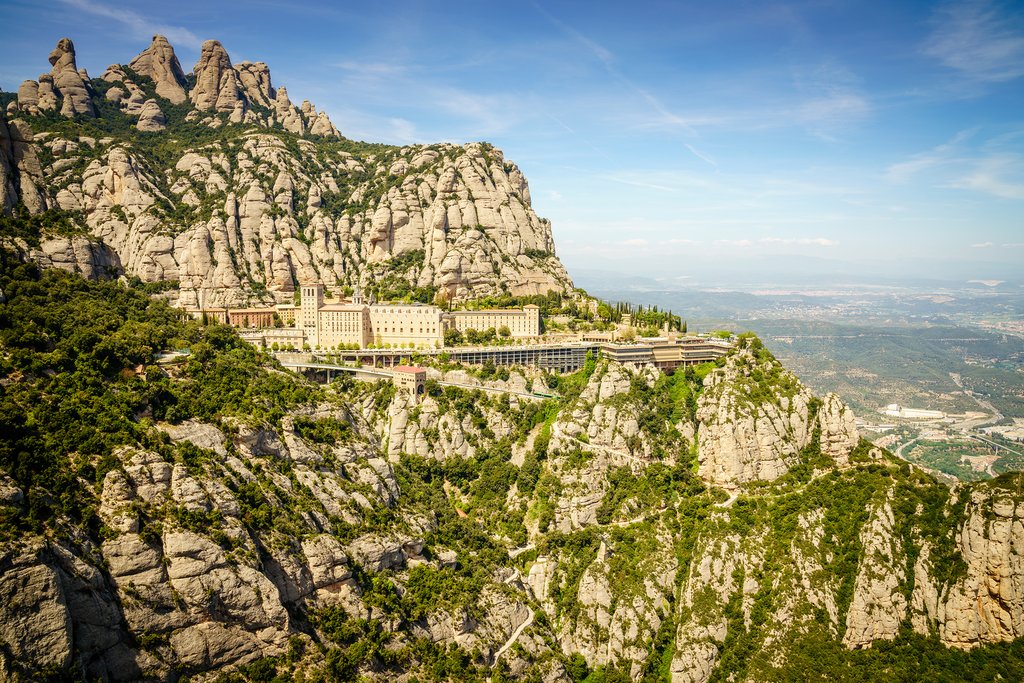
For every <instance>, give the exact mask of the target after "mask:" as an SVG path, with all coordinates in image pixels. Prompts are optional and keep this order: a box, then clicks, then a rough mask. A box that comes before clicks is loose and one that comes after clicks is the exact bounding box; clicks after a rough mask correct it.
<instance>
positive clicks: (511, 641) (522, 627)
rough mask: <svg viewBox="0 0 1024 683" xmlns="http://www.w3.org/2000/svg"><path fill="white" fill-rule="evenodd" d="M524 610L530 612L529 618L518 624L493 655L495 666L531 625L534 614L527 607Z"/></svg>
mask: <svg viewBox="0 0 1024 683" xmlns="http://www.w3.org/2000/svg"><path fill="white" fill-rule="evenodd" d="M526 609H529V610H530V616H528V617H527V618H526V621H524V622H523V623H521V624H519V626H518V628H516V630H515V631H513V632H512V635H511V637H509V639H508V640H506V641H505V644H504V645H502V646H501V647H500V648H498V651H497V652H496V653H495V654H494V663H495V664H497V663H498V660H499V659H501V656H502V655H503V654H505V653H506V652H508V649H509V648H510V647H512V646H513V645H515V644H516V641H517V640H518V639H519V636H521V635H523V631H525V630H526V629H527V627H528V626H529V625H530V624H532V623H533V616H534V612H533V610H532V609H530V608H529V607H527V608H526Z"/></svg>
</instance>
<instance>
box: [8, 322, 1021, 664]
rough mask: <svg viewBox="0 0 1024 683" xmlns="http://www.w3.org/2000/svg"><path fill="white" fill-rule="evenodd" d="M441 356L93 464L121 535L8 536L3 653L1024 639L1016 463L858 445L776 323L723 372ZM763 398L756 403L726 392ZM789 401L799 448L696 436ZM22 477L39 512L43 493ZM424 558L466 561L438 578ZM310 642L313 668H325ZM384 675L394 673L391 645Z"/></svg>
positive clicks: (62, 655) (686, 659) (610, 653)
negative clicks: (1000, 477)
mask: <svg viewBox="0 0 1024 683" xmlns="http://www.w3.org/2000/svg"><path fill="white" fill-rule="evenodd" d="M744 368H746V369H747V370H746V371H745V370H744ZM747 371H749V373H747ZM758 371H761V372H763V373H765V374H764V376H763V377H759V378H758V380H759V384H758V387H757V388H756V390H752V388H751V386H750V384H749V380H750V378H751V377H753V376H754V374H755V373H756V372H758ZM745 373H746V374H745ZM430 380H431V383H430V386H429V387H428V395H427V396H426V397H425V398H424V400H423V401H422V402H420V403H416V402H414V401H412V400H411V399H410V398H409V397H407V396H405V395H401V394H395V392H394V390H393V389H392V388H391V387H390V385H388V384H381V385H376V386H372V385H362V386H356V387H347V388H340V389H339V391H338V392H337V393H334V392H330V393H329V395H328V396H326V397H322V398H320V399H318V402H314V403H310V404H304V405H297V406H296V407H295V408H294V409H293V410H292V411H291V412H289V413H288V414H287V415H285V416H284V417H283V418H282V419H281V420H280V423H279V424H277V425H276V426H273V425H270V424H268V423H266V422H263V421H260V420H253V419H249V418H239V417H232V418H224V419H222V420H221V421H220V422H219V423H218V422H203V421H198V420H187V421H183V422H177V423H173V422H157V423H155V424H154V425H153V429H154V430H155V431H156V433H158V434H164V435H166V436H161V437H159V438H156V439H150V446H149V447H146V446H144V445H142V444H136V445H134V446H124V447H121V448H119V449H118V450H116V451H115V453H114V457H115V459H116V463H117V464H116V466H115V467H113V468H112V469H110V471H109V472H108V473H107V474H106V475H105V476H104V477H103V478H102V481H101V482H100V483H99V485H98V486H97V488H96V496H97V500H98V508H97V515H98V518H99V520H100V522H101V523H102V528H103V531H102V533H100V534H99V535H98V536H95V537H89V536H88V535H85V536H82V539H81V540H80V541H75V542H71V543H68V542H65V541H61V540H57V539H47V538H44V537H42V536H40V537H34V536H33V537H30V538H23V539H21V541H19V542H18V543H16V544H6V545H0V596H3V598H4V599H3V600H0V642H2V643H3V645H4V647H5V648H6V649H5V650H4V652H5V653H7V655H6V656H8V657H9V659H7V660H6V664H5V666H6V667H7V669H6V670H7V671H8V673H9V674H11V675H14V674H15V673H16V672H17V671H18V670H19V669H18V667H19V666H23V664H19V663H23V662H32V663H33V666H39V667H43V666H50V667H54V668H56V669H66V668H68V667H71V666H78V667H79V669H80V670H81V671H83V672H87V673H88V675H90V676H96V677H100V678H104V679H109V680H126V679H136V678H140V677H150V678H156V679H165V678H169V677H171V676H172V675H173V672H174V671H177V672H182V673H188V674H201V673H203V672H214V671H221V670H223V669H224V668H225V667H238V666H244V665H247V664H249V663H253V662H257V661H260V660H263V659H265V658H267V657H271V658H273V657H278V658H280V657H284V656H292V655H288V654H287V653H289V652H295V651H296V648H300V649H301V647H302V646H300V645H297V644H296V643H300V642H301V643H310V642H311V641H319V642H324V643H329V642H333V641H330V638H333V637H334V636H330V635H329V634H332V633H334V631H332V630H330V629H331V627H330V626H329V624H330V623H333V622H328V621H324V619H327V618H328V616H327V615H331V614H335V615H337V614H343V615H348V616H347V617H345V618H350V619H366V620H369V621H367V622H365V623H375V624H378V625H379V628H381V629H383V632H385V633H387V634H388V635H387V639H389V642H391V643H392V645H391V647H392V648H393V649H394V650H395V651H396V652H397V651H399V649H401V648H404V647H407V646H408V647H412V646H413V643H416V642H421V643H422V642H429V643H433V644H434V645H431V647H435V646H442V647H445V648H447V647H456V648H462V649H463V651H466V652H469V651H474V652H476V653H478V654H477V656H478V657H479V661H480V662H481V663H482V665H484V666H485V667H487V668H488V670H489V669H490V667H500V668H501V669H502V670H503V671H507V672H511V673H512V674H513V675H516V676H519V675H521V676H543V677H545V680H551V681H554V680H568V678H567V675H568V674H567V671H568V669H567V668H566V667H567V666H569V665H570V664H571V663H572V662H573V661H585V662H586V665H587V666H588V667H590V668H594V667H604V668H605V669H608V670H611V669H615V670H619V671H621V672H623V673H624V674H625V675H628V676H630V677H631V678H633V679H634V680H639V679H641V678H643V677H645V676H648V675H650V674H651V672H652V671H661V672H662V675H665V676H669V677H671V679H672V680H674V681H699V682H701V683H703V682H705V681H709V680H711V679H712V677H713V676H716V675H722V674H723V672H732V673H733V674H735V675H736V676H737V678H738V679H743V680H771V679H777V678H785V677H786V676H787V675H790V674H792V673H793V672H794V671H801V672H803V671H805V667H807V666H808V661H809V660H808V659H807V656H808V655H807V653H808V652H813V651H815V650H814V648H820V647H829V648H833V649H831V650H829V651H830V652H839V653H841V652H846V653H851V654H848V655H838V654H836V655H834V656H853V654H852V653H856V652H866V653H869V652H871V651H872V648H873V646H874V644H875V643H877V642H879V641H895V642H897V643H900V642H903V641H902V639H905V638H906V637H907V636H906V635H905V631H908V629H911V630H913V631H916V632H917V633H920V634H922V637H925V638H933V639H937V640H934V641H928V642H934V643H936V644H935V645H932V646H931V647H941V646H948V647H954V648H967V649H970V648H981V649H982V650H985V648H991V647H993V646H994V645H993V644H998V643H1001V642H1005V641H1010V640H1013V639H1015V638H1018V637H1019V636H1020V624H1021V623H1024V603H1021V601H1020V600H1019V596H1020V595H1021V586H1019V585H1018V584H1020V583H1021V582H1022V581H1024V565H1022V562H1021V557H1020V554H1019V553H1020V547H1022V542H1021V539H1019V538H1017V536H1018V535H1019V533H1018V532H1019V531H1020V529H1021V528H1024V527H1022V525H1021V521H1020V519H1021V513H1020V512H1019V510H1021V509H1024V508H1022V507H1021V504H1020V503H1019V502H1018V501H1019V495H1018V493H1017V487H1018V485H1019V482H1017V480H1016V479H1012V478H1011V479H1008V480H1007V481H1006V482H991V483H988V484H976V485H971V486H964V487H961V488H959V489H957V490H956V491H954V492H953V493H952V494H950V493H948V492H947V491H946V490H945V489H944V488H943V487H942V486H941V485H939V484H937V483H935V482H934V481H932V480H930V479H929V478H928V477H927V476H926V475H923V474H921V473H917V472H914V471H912V470H910V469H909V468H908V467H907V466H906V465H899V464H896V463H895V462H891V461H889V460H887V459H886V457H885V456H884V455H883V454H882V453H881V452H879V451H875V450H872V449H871V448H869V447H867V446H865V445H859V446H858V445H856V444H854V443H853V442H852V441H851V434H850V432H849V430H848V429H847V426H848V425H847V417H852V416H851V415H850V412H849V410H848V409H847V408H845V407H844V406H842V404H841V402H839V401H838V399H836V398H835V397H829V398H827V399H825V400H823V401H819V400H818V399H816V398H814V397H813V396H811V395H810V394H809V393H808V392H807V391H806V389H804V388H803V386H802V385H800V383H799V382H798V381H797V380H796V379H795V378H793V377H792V376H790V375H788V374H785V373H784V371H783V370H781V369H780V368H777V367H776V361H774V359H772V358H771V357H770V354H766V352H764V351H763V350H761V349H759V348H758V347H757V346H756V344H754V342H750V345H749V346H746V348H744V349H741V350H738V351H737V352H736V353H735V355H734V356H732V357H730V358H728V359H727V360H726V362H725V363H724V365H723V367H721V368H719V369H718V370H713V371H711V372H710V373H708V375H707V377H706V379H705V380H704V381H703V382H701V381H700V380H699V379H697V378H696V377H694V376H690V375H687V374H686V373H684V372H680V373H678V374H677V376H675V377H672V378H668V377H665V376H663V375H660V374H659V373H657V372H656V371H654V370H652V369H651V368H642V367H641V368H636V367H632V366H619V365H615V364H608V363H604V362H598V363H596V364H593V365H591V366H588V368H587V369H586V370H584V371H582V373H581V374H580V375H578V376H576V377H575V378H569V379H564V378H563V379H562V380H561V381H559V382H557V384H558V386H557V387H556V388H555V389H552V387H551V386H549V385H548V384H547V382H548V381H551V382H553V383H554V380H552V379H551V378H550V377H549V376H546V375H544V374H543V373H540V372H537V371H524V372H512V373H510V374H509V375H508V376H507V377H502V378H490V379H481V378H479V377H478V376H476V375H475V374H474V373H471V372H468V371H465V370H449V371H447V372H440V371H436V370H431V376H430ZM445 385H459V386H460V387H468V388H456V387H453V386H448V387H447V388H446V386H445ZM474 386H476V387H479V389H477V390H474V389H473V388H472V387H474ZM684 387H685V389H684ZM483 389H487V390H489V391H488V393H484V392H483V391H482V390H483ZM535 390H541V391H551V390H555V391H559V392H560V393H561V394H562V396H563V398H562V402H561V405H559V406H552V405H551V404H550V403H548V402H539V401H536V400H533V399H531V398H529V396H528V394H529V392H531V391H535ZM687 391H693V392H696V393H697V396H696V398H695V402H696V404H697V406H698V408H697V410H696V411H693V412H688V410H687V409H686V406H687V405H690V399H688V398H686V392H687ZM501 392H507V393H505V394H502V393H501ZM740 396H745V397H746V400H747V401H748V404H744V407H743V408H742V410H740V411H739V413H737V414H733V413H731V412H729V411H725V410H723V409H721V408H718V407H715V406H721V405H722V404H723V403H724V404H726V405H729V406H735V405H737V403H736V401H737V400H738V399H737V397H740ZM669 397H674V398H673V399H671V400H670V398H669ZM793 397H801V398H799V399H796V400H794V398H793ZM786 398H789V401H788V402H787V401H785V400H784V399H786ZM673 400H674V401H676V403H673V402H672V401H673ZM787 405H788V406H800V408H799V409H797V410H795V411H793V412H792V414H790V413H789V412H784V411H783V410H782V407H783V406H787ZM651 411H665V413H666V414H671V415H674V416H675V417H676V418H677V419H676V421H675V422H674V423H666V422H665V420H664V419H663V420H662V422H661V424H660V426H656V423H654V422H653V421H652V418H651V417H650V416H651V415H652V414H653V413H652V412H651ZM784 414H785V415H787V417H786V419H785V422H784V424H785V425H786V428H785V429H775V428H774V427H772V431H771V434H772V438H770V439H761V440H758V439H752V440H750V441H748V442H745V443H744V445H743V447H742V448H743V450H742V451H740V455H739V456H737V457H738V458H740V459H742V458H744V457H747V458H754V459H756V460H762V461H770V462H780V463H782V467H783V468H784V471H782V472H778V473H776V475H775V476H774V477H773V478H772V479H766V478H764V477H761V478H757V477H753V478H750V479H743V478H741V477H732V478H725V479H722V480H720V481H719V480H715V479H714V478H713V477H714V476H716V475H715V474H714V473H715V472H719V471H728V472H743V468H742V467H740V466H739V465H733V466H729V467H724V468H720V469H709V470H705V469H704V465H705V463H707V462H708V461H709V460H710V459H718V460H724V459H726V458H728V457H732V456H730V455H729V453H728V452H727V451H723V450H712V451H710V452H705V451H704V450H703V447H704V446H706V445H708V446H710V447H712V448H713V447H714V445H715V444H721V443H724V442H726V440H727V438H728V437H722V436H710V437H706V440H703V441H702V440H701V436H700V435H701V434H703V433H705V432H710V433H712V434H716V433H720V432H722V430H730V432H729V433H732V434H744V433H748V432H744V431H743V430H745V429H752V431H753V433H754V434H757V433H759V430H760V429H762V427H760V426H755V427H752V428H751V427H749V425H748V426H747V427H739V426H737V425H738V424H740V423H741V422H746V421H748V420H750V419H751V416H753V415H758V416H761V418H754V419H753V422H754V423H755V424H756V423H757V422H758V419H761V420H764V422H765V423H766V424H773V420H778V421H781V420H782V417H781V416H782V415H784ZM727 415H733V417H730V418H729V419H726V418H725V417H723V416H727ZM766 416H767V417H766ZM663 418H664V415H663ZM794 425H795V427H794ZM324 430H328V431H324ZM324 434H333V436H330V437H328V438H325V437H324ZM738 442H739V441H738V439H735V438H734V440H733V441H732V443H738ZM153 444H160V445H156V446H154V445H153ZM837 444H845V446H843V447H842V448H839V446H838V445H837ZM780 453H781V454H782V455H780ZM695 467H696V471H697V474H699V475H700V476H697V475H696V474H694V468H695ZM0 483H2V485H0V499H2V500H0V502H2V504H3V505H5V506H6V508H4V509H6V510H8V511H13V514H21V512H19V510H22V509H23V508H22V507H21V506H23V505H24V502H23V501H24V495H23V494H22V492H21V490H20V489H19V488H18V487H17V486H16V485H14V483H13V482H12V481H11V480H9V479H5V480H4V482H0ZM719 486H727V487H728V491H725V490H723V489H722V488H718V487H719ZM9 513H10V512H9ZM9 513H8V514H9ZM270 520H273V521H272V522H271V521H270ZM83 533H84V532H83ZM467 534H468V535H467ZM485 539H486V540H485ZM481 543H482V544H484V545H479V544H481ZM913 558H916V559H913ZM937 558H941V559H937ZM101 568H102V569H101ZM471 568H472V571H471V572H470V569H471ZM467 572H469V573H468V574H467ZM468 575H472V576H474V577H476V578H474V579H472V581H471V582H470V583H460V582H462V581H466V580H467V579H459V578H456V577H458V576H468ZM425 577H428V578H429V580H430V581H442V583H440V584H430V583H428V584H426V585H427V586H430V588H429V589H427V590H428V592H427V593H423V591H424V588H423V586H424V584H423V581H424V580H425ZM445 582H449V583H445ZM388 587H392V588H388ZM392 590H393V591H396V592H395V593H391V592H389V591H392ZM381 591H383V592H381ZM425 595H429V599H427V598H424V597H423V596H425ZM388 596H391V597H388ZM403 596H404V597H403ZM410 596H420V597H417V598H413V597H410ZM417 599H426V600H427V602H426V603H417V602H415V600H417ZM399 605H404V606H399ZM424 605H427V606H426V607H424ZM332 610H334V611H332ZM337 610H340V612H338V611H337ZM331 618H335V617H331ZM346 623H348V622H346ZM355 623H356V622H352V624H353V625H354V624H355ZM352 627H353V628H354V626H352ZM360 628H362V627H360ZM374 628H378V627H374ZM360 637H362V636H360ZM40 643H44V644H45V647H41V646H40V645H39V644H40ZM938 643H941V644H942V645H938ZM330 647H334V646H333V645H331V646H330ZM416 647H421V646H416ZM807 648H811V649H810V650H808V649H807ZM306 651H307V653H309V654H308V655H307V656H300V657H299V658H298V659H296V660H294V661H295V663H294V664H293V665H295V666H299V667H301V668H306V669H312V670H316V669H318V668H322V667H324V666H328V667H329V666H330V665H329V664H325V663H324V662H325V660H324V659H323V656H322V655H317V654H316V652H317V651H316V650H315V649H309V648H307V649H306ZM403 651H404V650H403ZM737 652H742V653H744V654H742V656H741V655H738V654H737ZM865 656H866V655H865ZM573 657H581V658H582V659H581V660H573ZM277 661H279V660H277ZM402 661H405V662H406V663H405V664H403V665H402V666H406V667H411V668H413V669H415V668H416V667H417V666H420V664H422V662H420V663H416V662H418V661H419V660H416V659H415V658H414V659H413V660H402ZM374 662H376V663H374ZM818 664H820V662H819V663H818ZM377 667H383V668H379V669H378V668H377ZM332 670H333V669H332ZM360 671H361V672H362V673H363V674H364V675H366V676H368V677H370V678H374V679H377V678H386V677H388V676H390V675H391V674H389V673H387V672H388V669H387V665H383V664H381V663H380V662H379V661H378V660H375V659H372V658H371V660H365V661H364V663H363V665H362V666H361V668H360Z"/></svg>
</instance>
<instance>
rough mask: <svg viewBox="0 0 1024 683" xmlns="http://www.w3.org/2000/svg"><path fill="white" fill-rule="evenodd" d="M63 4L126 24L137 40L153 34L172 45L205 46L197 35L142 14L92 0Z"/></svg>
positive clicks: (66, 0) (69, 0)
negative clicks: (160, 36)
mask: <svg viewBox="0 0 1024 683" xmlns="http://www.w3.org/2000/svg"><path fill="white" fill-rule="evenodd" d="M61 2H63V3H64V4H65V5H70V6H71V7H75V8H77V9H80V10H82V11H83V12H88V13H89V14H95V15H96V16H99V17H106V18H107V19H113V20H114V21H116V22H119V23H121V24H124V25H125V26H127V27H128V28H129V29H130V30H131V32H132V35H134V36H135V37H137V38H149V37H151V36H152V35H153V34H155V33H159V34H161V35H163V36H165V37H166V38H167V40H168V41H170V42H171V43H172V44H175V43H177V44H179V45H184V46H186V47H191V48H195V49H198V48H199V47H201V46H202V44H203V41H202V40H200V39H199V38H198V37H197V36H196V34H194V33H192V31H190V30H188V29H187V28H185V27H183V26H172V25H169V24H161V23H159V22H155V21H152V20H150V19H147V18H146V17H144V16H142V15H141V14H139V13H137V12H133V11H132V10H129V9H121V8H120V7H111V6H109V5H104V4H101V3H98V2H92V1H91V0H61Z"/></svg>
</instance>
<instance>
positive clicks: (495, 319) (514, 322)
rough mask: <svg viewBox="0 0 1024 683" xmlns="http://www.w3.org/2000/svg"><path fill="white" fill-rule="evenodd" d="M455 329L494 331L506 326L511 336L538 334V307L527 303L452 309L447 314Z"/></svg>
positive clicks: (533, 335) (460, 330)
mask: <svg viewBox="0 0 1024 683" xmlns="http://www.w3.org/2000/svg"><path fill="white" fill-rule="evenodd" d="M448 315H449V319H450V320H451V321H452V324H453V325H454V327H455V329H456V330H458V331H459V332H462V333H465V332H466V330H476V331H477V332H484V331H486V330H489V329H491V328H492V327H493V328H494V329H495V331H497V330H500V329H501V328H502V327H507V328H508V330H509V332H511V333H512V335H511V336H513V337H539V336H540V309H539V308H538V307H537V306H534V305H532V304H529V305H527V306H523V307H522V308H521V309H519V308H503V309H492V310H483V311H452V312H451V313H449V314H448Z"/></svg>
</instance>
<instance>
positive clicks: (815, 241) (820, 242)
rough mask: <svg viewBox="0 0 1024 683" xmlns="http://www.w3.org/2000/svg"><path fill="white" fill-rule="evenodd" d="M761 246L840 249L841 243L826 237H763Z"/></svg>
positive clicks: (760, 240)
mask: <svg viewBox="0 0 1024 683" xmlns="http://www.w3.org/2000/svg"><path fill="white" fill-rule="evenodd" d="M758 242H760V243H761V244H782V245H799V246H809V247H838V246H839V242H837V241H836V240H830V239H828V238H826V237H762V238H761V239H759V240H758Z"/></svg>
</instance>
